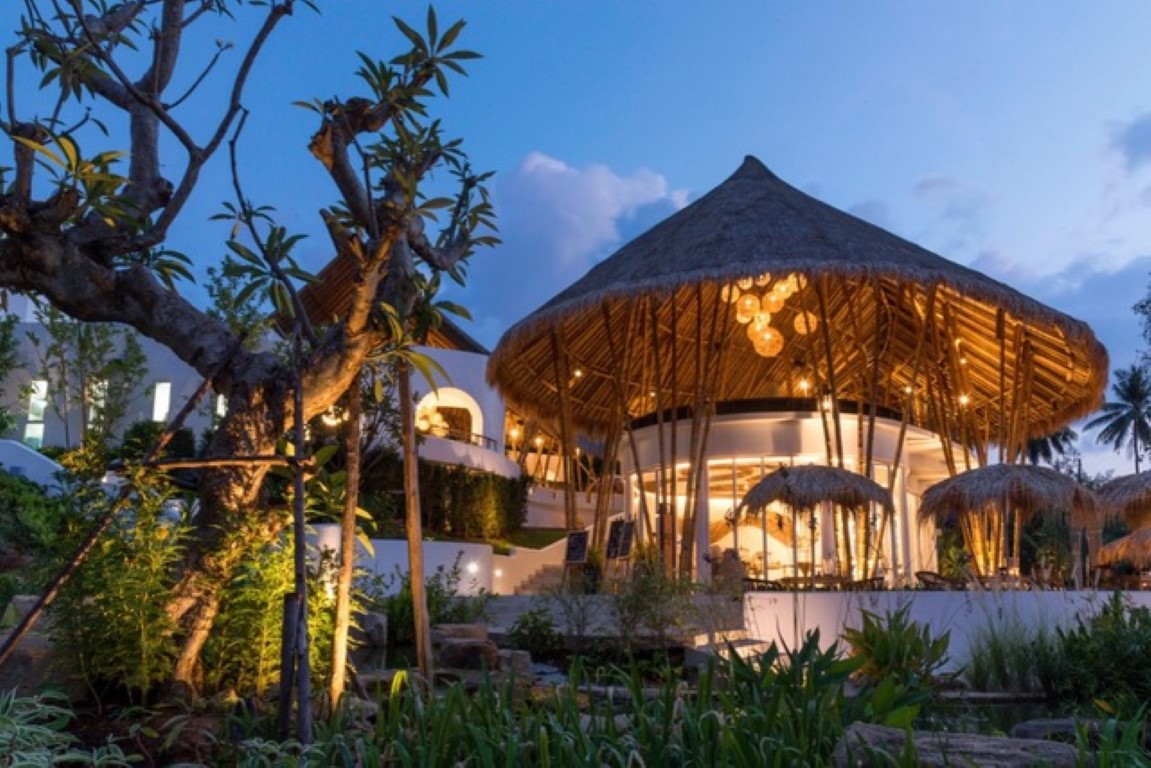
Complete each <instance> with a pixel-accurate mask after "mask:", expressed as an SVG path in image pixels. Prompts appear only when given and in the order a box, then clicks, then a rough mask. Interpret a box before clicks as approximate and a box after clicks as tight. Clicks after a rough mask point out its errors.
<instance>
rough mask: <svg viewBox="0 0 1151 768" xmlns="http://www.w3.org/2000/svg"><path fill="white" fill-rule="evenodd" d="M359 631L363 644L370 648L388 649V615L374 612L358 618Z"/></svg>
mask: <svg viewBox="0 0 1151 768" xmlns="http://www.w3.org/2000/svg"><path fill="white" fill-rule="evenodd" d="M360 631H361V632H363V635H364V644H365V645H367V646H370V647H372V648H387V647H388V614H386V613H376V612H374V611H372V612H368V613H365V614H364V615H363V616H361V617H360Z"/></svg>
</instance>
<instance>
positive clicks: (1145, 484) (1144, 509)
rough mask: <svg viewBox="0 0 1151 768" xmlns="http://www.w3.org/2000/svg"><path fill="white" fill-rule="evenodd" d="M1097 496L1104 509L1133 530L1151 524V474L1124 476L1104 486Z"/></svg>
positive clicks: (1097, 492)
mask: <svg viewBox="0 0 1151 768" xmlns="http://www.w3.org/2000/svg"><path fill="white" fill-rule="evenodd" d="M1096 495H1097V496H1098V497H1099V501H1100V502H1102V503H1103V507H1104V509H1105V510H1106V511H1107V512H1108V513H1110V514H1112V515H1115V516H1119V517H1122V518H1123V519H1124V520H1125V521H1126V522H1127V525H1128V526H1129V527H1131V528H1142V527H1144V526H1146V525H1147V524H1148V523H1151V472H1139V473H1137V474H1134V475H1123V476H1122V477H1116V478H1115V479H1113V480H1109V481H1108V482H1106V483H1104V484H1103V487H1101V488H1100V489H1099V490H1098V491H1096Z"/></svg>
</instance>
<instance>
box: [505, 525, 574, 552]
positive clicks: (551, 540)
mask: <svg viewBox="0 0 1151 768" xmlns="http://www.w3.org/2000/svg"><path fill="white" fill-rule="evenodd" d="M567 534H568V532H567V531H566V530H564V529H563V528H520V529H519V530H518V531H513V532H512V533H510V534H509V535H508V537H507V538H506V539H502V540H500V541H499V542H492V543H493V545H495V544H498V545H499V546H501V547H505V546H506V547H523V548H524V549H543V548H544V547H546V546H549V545H551V544H555V543H556V542H557V541H559V540H560V539H562V538H563V537H565V536H567Z"/></svg>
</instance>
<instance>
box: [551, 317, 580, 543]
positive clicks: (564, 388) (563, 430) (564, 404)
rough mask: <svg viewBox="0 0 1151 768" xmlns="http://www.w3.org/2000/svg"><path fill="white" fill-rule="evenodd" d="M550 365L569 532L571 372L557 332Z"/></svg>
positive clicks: (572, 513)
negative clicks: (554, 386) (553, 384)
mask: <svg viewBox="0 0 1151 768" xmlns="http://www.w3.org/2000/svg"><path fill="white" fill-rule="evenodd" d="M551 343H552V365H553V367H554V369H555V377H556V390H557V392H558V394H559V401H560V466H561V467H562V468H563V474H564V484H563V490H564V527H565V528H567V529H568V530H569V531H571V530H575V528H576V504H575V501H576V500H575V472H574V471H573V469H574V465H573V462H572V446H573V445H574V440H573V436H572V419H571V380H570V377H571V370H570V369H569V367H568V364H567V351H566V349H565V348H564V345H563V343H562V342H561V340H560V338H559V332H558V331H555V330H553V331H552V334H551Z"/></svg>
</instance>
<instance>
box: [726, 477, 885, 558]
mask: <svg viewBox="0 0 1151 768" xmlns="http://www.w3.org/2000/svg"><path fill="white" fill-rule="evenodd" d="M776 501H778V502H782V503H783V504H785V505H787V506H788V507H789V508H790V510H791V517H792V521H791V528H792V562H793V565H794V567H796V568H797V569H798V566H799V553H798V541H797V537H796V536H795V531H796V530H797V529H798V525H797V523H796V519H795V518H796V516H797V514H798V513H799V512H809V513H811V518H812V525H813V527H814V520H815V508H816V507H817V506H818V505H820V504H823V503H829V504H835V505H838V506H840V507H846V508H852V509H854V508H860V507H866V506H868V505H869V504H871V503H875V504H878V505H879V506H880V507H882V508H883V510H884V512H885V513H887V514H890V513H891V511H892V509H893V508H894V506H895V505H894V503H893V502H892V499H891V493H889V492H888V490H887V489H886V488H884V487H883V486H881V485H879V484H878V483H876V482H875V481H874V480H871V479H869V478H867V477H864V476H863V475H860V474H857V473H855V472H849V471H848V470H846V469H839V468H838V467H827V466H819V465H806V466H795V467H780V468H779V469H777V470H775V471H774V472H771V473H769V474H767V475H764V477H763V479H762V480H760V481H759V482H758V483H756V484H755V485H754V486H752V487H751V489H750V490H749V491H748V492H747V493H746V494H744V496H743V499H742V500H741V501H740V502H739V506H738V507H737V508H736V511H737V512H739V511H743V510H746V511H747V512H749V513H751V514H761V513H763V512H764V511H765V510H766V509H767V507H768V505H770V504H771V503H772V502H776ZM840 533H841V534H842V537H837V538H841V540H840V541H839V542H837V550H839V551H840V552H841V553H842V554H843V555H844V562H841V565H843V566H845V567H846V568H847V569H848V571H849V572H850V571H851V569H852V559H853V556H852V554H851V551H852V542H851V541H849V540H848V535H847V533H846V528H844V530H843V531H841V532H840ZM765 536H766V534H765ZM860 538H862V539H864V540H865V541H866V539H865V536H864V535H863V534H862V533H861V535H860ZM861 543H863V544H864V545H863V549H862V550H861V551H860V552H859V555H860V563H861V564H862V565H864V567H866V566H867V562H866V561H867V560H868V558H869V556H870V554H871V553H870V552H868V551H867V550H868V546H867V544H866V543H864V542H860V541H857V542H856V544H857V545H859V544H861ZM815 547H816V545H815V538H814V536H813V537H812V542H811V548H812V555H811V557H812V562H814V561H815ZM763 550H764V552H765V553H766V552H767V542H766V540H765V541H764V545H763ZM874 565H876V566H877V565H878V562H876V563H875V564H874ZM860 575H864V576H867V577H870V576H872V575H873V573H871V572H870V571H868V572H866V573H861V574H860Z"/></svg>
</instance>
